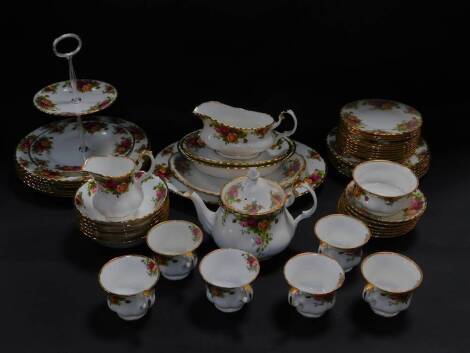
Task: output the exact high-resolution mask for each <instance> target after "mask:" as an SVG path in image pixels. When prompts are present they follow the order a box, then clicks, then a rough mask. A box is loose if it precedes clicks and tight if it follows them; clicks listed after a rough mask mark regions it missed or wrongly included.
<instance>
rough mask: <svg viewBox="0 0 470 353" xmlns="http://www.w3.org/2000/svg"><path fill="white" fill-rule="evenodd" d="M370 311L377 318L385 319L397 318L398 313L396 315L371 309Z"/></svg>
mask: <svg viewBox="0 0 470 353" xmlns="http://www.w3.org/2000/svg"><path fill="white" fill-rule="evenodd" d="M371 309H372V308H371ZM372 311H373V312H374V313H375V314H377V315H379V316H382V317H387V318H388V317H394V316H397V315H398V314H399V313H400V312H399V311H397V312H396V313H386V312H385V311H381V310H377V309H372Z"/></svg>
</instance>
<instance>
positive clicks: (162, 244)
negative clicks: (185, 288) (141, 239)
mask: <svg viewBox="0 0 470 353" xmlns="http://www.w3.org/2000/svg"><path fill="white" fill-rule="evenodd" d="M202 238H203V234H202V230H201V229H200V228H199V227H198V226H196V225H195V224H194V223H191V222H187V221H180V220H174V221H173V220H172V221H166V222H161V223H159V224H157V225H156V226H154V227H153V228H151V229H150V230H149V232H148V234H147V245H148V247H149V248H150V249H151V250H152V251H153V252H154V253H155V254H156V260H157V263H158V267H159V268H160V271H161V273H162V276H163V277H165V278H167V279H169V280H180V279H183V278H186V277H187V276H188V275H189V274H190V273H191V271H192V270H193V268H194V267H196V265H197V261H198V258H197V255H196V253H195V251H196V249H197V248H198V247H199V245H200V244H201V242H202Z"/></svg>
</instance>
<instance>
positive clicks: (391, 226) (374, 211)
mask: <svg viewBox="0 0 470 353" xmlns="http://www.w3.org/2000/svg"><path fill="white" fill-rule="evenodd" d="M372 163H375V166H373V165H372ZM367 164H369V165H367ZM380 164H382V165H384V164H385V165H386V164H389V165H391V167H392V168H393V167H394V166H393V165H396V166H400V164H397V163H393V164H392V162H388V161H383V160H379V161H370V162H364V163H362V164H360V165H358V167H356V169H355V171H356V170H357V169H358V168H362V169H364V170H365V169H366V168H369V169H368V170H367V171H365V173H363V174H362V175H363V177H358V176H357V175H359V174H360V173H356V172H355V171H353V176H354V177H355V180H353V181H351V182H350V183H349V184H348V186H347V187H346V189H345V190H344V191H343V193H342V195H341V197H340V199H339V201H338V212H340V213H344V214H347V215H350V216H353V217H356V218H358V219H360V220H362V221H363V222H364V223H366V224H367V225H368V227H369V228H370V230H371V232H372V235H373V236H375V237H378V238H390V237H398V236H402V235H405V234H407V233H409V232H410V231H412V230H413V229H414V228H415V227H416V225H417V224H418V222H419V220H420V219H421V217H422V215H423V214H424V211H425V210H426V207H427V201H426V198H425V196H424V194H423V193H422V192H421V191H420V190H419V189H418V188H417V182H416V184H415V185H413V184H409V185H410V188H409V189H406V180H404V178H401V177H400V175H399V174H398V175H393V173H392V172H390V171H384V172H383V175H382V176H378V175H379V173H381V172H380V171H378V169H377V167H376V166H377V165H380ZM402 168H403V167H402ZM404 169H407V170H408V171H409V173H412V172H411V171H410V169H408V168H404ZM387 174H388V175H389V181H387V180H386V178H387ZM384 175H385V176H384ZM412 177H414V178H415V179H416V180H417V178H416V177H415V176H412ZM361 178H362V179H363V181H357V180H360V179H361ZM400 183H401V184H402V185H400ZM358 185H361V186H360V187H359V186H358ZM403 185H405V187H398V186H403ZM363 187H364V188H369V189H370V190H378V191H376V192H377V195H378V196H377V195H374V194H371V193H369V192H367V191H364V188H363ZM395 192H398V193H402V194H403V195H405V194H406V193H407V192H408V194H407V195H405V196H403V197H397V196H390V195H393V193H395Z"/></svg>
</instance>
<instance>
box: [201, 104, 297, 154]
mask: <svg viewBox="0 0 470 353" xmlns="http://www.w3.org/2000/svg"><path fill="white" fill-rule="evenodd" d="M193 113H194V114H195V115H197V116H198V117H199V118H200V119H201V120H202V122H203V124H204V127H203V129H202V131H201V139H202V141H204V143H205V144H206V145H207V146H209V147H210V148H212V149H213V150H215V151H217V152H218V153H219V154H221V155H222V156H225V157H229V158H235V159H251V158H254V157H256V156H257V155H258V154H259V153H261V152H263V151H265V150H267V149H269V148H270V147H271V146H272V145H273V144H275V143H276V142H277V140H278V139H279V138H281V137H288V136H291V135H292V134H293V133H294V132H295V131H296V129H297V118H296V117H295V115H294V112H293V111H292V110H288V111H285V112H282V113H281V114H280V115H279V119H278V121H277V122H276V121H274V119H273V118H272V117H271V116H270V115H268V114H265V113H259V112H254V111H250V110H245V109H241V108H235V107H231V106H229V105H226V104H223V103H220V102H206V103H202V104H201V105H199V106H197V107H196V108H195V109H194V111H193ZM286 116H287V117H290V118H292V120H293V122H294V127H293V128H292V130H290V131H286V132H283V133H278V134H277V135H274V134H273V130H274V129H275V128H276V127H277V126H279V124H280V123H281V121H282V120H283V119H284V118H285V117H286Z"/></svg>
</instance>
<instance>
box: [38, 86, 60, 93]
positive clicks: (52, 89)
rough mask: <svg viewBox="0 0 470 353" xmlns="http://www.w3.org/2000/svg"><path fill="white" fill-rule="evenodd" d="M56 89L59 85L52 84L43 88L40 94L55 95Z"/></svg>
mask: <svg viewBox="0 0 470 353" xmlns="http://www.w3.org/2000/svg"><path fill="white" fill-rule="evenodd" d="M57 88H59V83H53V84H52V85H49V86H47V87H45V88H44V89H43V90H42V92H43V93H52V94H54V93H57Z"/></svg>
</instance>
